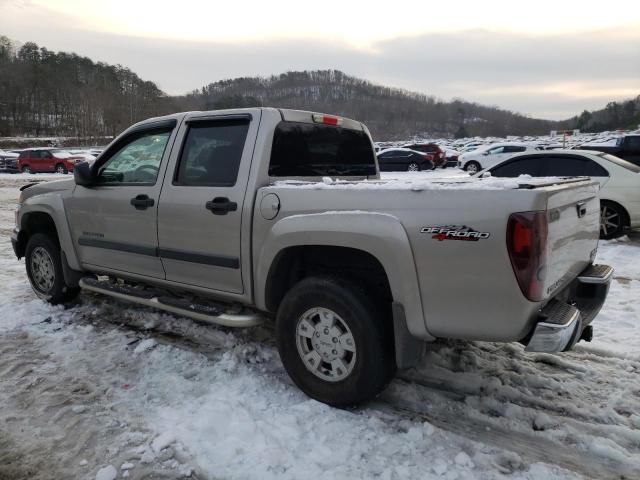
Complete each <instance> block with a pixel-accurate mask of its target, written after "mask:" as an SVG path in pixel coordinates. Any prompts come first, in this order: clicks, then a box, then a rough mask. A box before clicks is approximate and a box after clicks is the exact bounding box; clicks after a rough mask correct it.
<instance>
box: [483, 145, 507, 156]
mask: <svg viewBox="0 0 640 480" xmlns="http://www.w3.org/2000/svg"><path fill="white" fill-rule="evenodd" d="M503 152H504V147H495V148H492V149H491V150H489V151H488V152H487V153H488V154H489V155H497V154H498V153H503Z"/></svg>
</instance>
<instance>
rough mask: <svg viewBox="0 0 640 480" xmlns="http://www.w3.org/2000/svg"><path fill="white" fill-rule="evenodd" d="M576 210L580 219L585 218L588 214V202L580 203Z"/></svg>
mask: <svg viewBox="0 0 640 480" xmlns="http://www.w3.org/2000/svg"><path fill="white" fill-rule="evenodd" d="M576 210H577V211H578V218H582V217H584V216H585V215H586V214H587V204H586V202H578V203H577V205H576Z"/></svg>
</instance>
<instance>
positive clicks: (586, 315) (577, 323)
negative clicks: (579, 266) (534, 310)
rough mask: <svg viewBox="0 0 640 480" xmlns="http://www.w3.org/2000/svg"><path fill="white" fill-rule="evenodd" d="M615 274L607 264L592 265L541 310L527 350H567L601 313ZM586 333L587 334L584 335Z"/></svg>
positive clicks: (551, 351)
mask: <svg viewBox="0 0 640 480" xmlns="http://www.w3.org/2000/svg"><path fill="white" fill-rule="evenodd" d="M612 277H613V268H611V267H609V266H608V265H591V266H589V267H588V268H587V269H585V270H584V271H583V272H582V273H581V274H580V275H578V277H577V278H576V279H575V280H574V281H573V282H572V283H571V285H569V287H567V288H566V289H565V290H563V291H562V292H561V294H560V295H558V296H557V297H556V298H554V299H552V300H551V301H550V302H549V303H547V305H545V307H544V308H543V309H542V310H541V311H540V313H539V315H538V321H537V322H536V325H535V326H534V328H533V331H532V332H531V334H530V337H529V340H528V342H526V344H527V346H526V348H525V350H526V351H528V352H549V353H553V352H564V351H566V350H570V349H571V348H572V347H573V346H574V345H575V344H576V343H577V342H578V341H579V340H580V339H581V338H582V336H583V331H584V330H585V329H586V328H587V327H588V328H589V332H588V333H589V336H590V334H591V327H590V326H589V324H590V323H591V322H592V321H593V319H594V318H595V316H596V315H597V314H598V312H600V309H601V308H602V305H603V304H604V301H605V299H606V298H607V294H608V293H609V286H610V284H611V279H612ZM585 336H587V335H585Z"/></svg>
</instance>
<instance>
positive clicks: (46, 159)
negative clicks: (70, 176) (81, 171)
mask: <svg viewBox="0 0 640 480" xmlns="http://www.w3.org/2000/svg"><path fill="white" fill-rule="evenodd" d="M82 160H84V157H74V156H72V155H71V154H70V153H69V152H67V151H65V150H60V149H59V148H30V149H27V150H23V151H22V152H20V156H19V157H18V171H19V172H22V173H39V172H56V173H68V172H72V171H73V166H74V164H75V163H76V162H80V161H82Z"/></svg>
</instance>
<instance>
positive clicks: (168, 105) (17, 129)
mask: <svg viewBox="0 0 640 480" xmlns="http://www.w3.org/2000/svg"><path fill="white" fill-rule="evenodd" d="M174 110H175V107H174V106H173V105H172V102H171V100H170V99H169V98H168V97H167V96H166V95H165V94H164V93H163V92H162V91H161V90H160V89H159V88H158V87H157V86H156V84H155V83H153V82H145V81H143V80H141V79H140V78H139V77H138V76H137V75H136V74H135V73H133V72H132V71H131V70H129V69H128V68H125V67H122V66H120V65H115V66H114V65H107V64H106V63H100V62H99V63H94V62H93V61H92V60H91V59H89V58H86V57H80V56H78V55H76V54H74V53H64V52H58V53H56V52H52V51H50V50H47V49H46V48H45V47H38V45H36V44H35V43H32V42H28V43H25V44H24V45H22V46H21V47H19V48H16V46H15V45H14V43H13V42H12V41H11V40H9V39H8V38H7V37H4V36H0V136H18V135H36V136H42V135H60V136H74V137H97V136H106V135H114V134H117V133H119V132H120V131H122V130H123V129H125V128H126V127H127V126H129V125H130V124H132V123H134V122H136V121H138V120H141V119H143V118H147V117H151V116H154V115H159V114H164V113H169V112H171V111H174Z"/></svg>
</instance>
